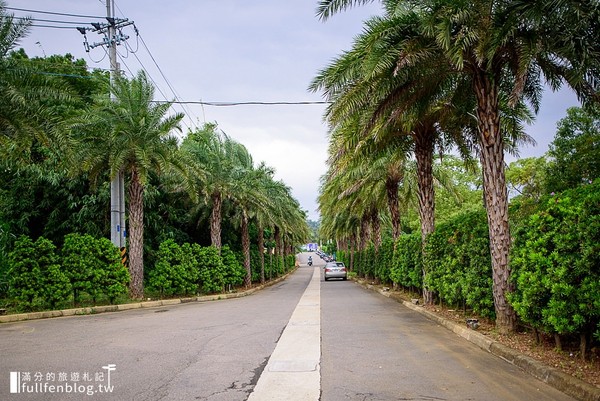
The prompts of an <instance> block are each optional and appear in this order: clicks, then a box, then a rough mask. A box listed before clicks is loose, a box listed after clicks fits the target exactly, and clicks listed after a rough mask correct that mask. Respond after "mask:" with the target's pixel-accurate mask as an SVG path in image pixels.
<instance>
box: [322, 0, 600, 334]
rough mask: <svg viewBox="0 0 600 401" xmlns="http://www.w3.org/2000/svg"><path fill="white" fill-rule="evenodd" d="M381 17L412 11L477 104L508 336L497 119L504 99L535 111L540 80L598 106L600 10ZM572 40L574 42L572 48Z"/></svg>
mask: <svg viewBox="0 0 600 401" xmlns="http://www.w3.org/2000/svg"><path fill="white" fill-rule="evenodd" d="M367 2H369V1H368V0H362V1H360V0H355V1H352V0H322V1H321V2H320V6H319V9H318V13H319V15H320V16H321V17H322V18H328V17H329V16H330V15H331V14H332V13H334V12H337V11H339V10H342V9H345V8H347V7H350V6H352V5H354V4H361V3H363V4H364V3H367ZM382 3H383V4H384V6H385V8H386V10H387V12H388V13H395V12H399V11H401V10H407V9H411V10H415V11H417V12H418V13H419V15H420V17H419V20H418V21H417V22H416V25H415V26H416V28H417V31H418V32H417V33H418V35H417V36H412V38H415V37H419V38H424V39H426V40H428V41H430V42H432V43H434V44H435V48H436V51H438V52H441V53H442V54H443V56H444V58H445V60H446V61H445V62H443V63H440V65H441V66H442V67H443V68H447V67H450V71H451V73H453V74H454V75H456V76H457V77H461V79H467V80H468V81H469V82H470V85H471V88H472V89H471V93H472V94H473V96H474V97H475V99H476V108H475V116H476V123H477V142H478V152H479V155H480V160H481V165H482V170H483V182H484V197H485V203H486V210H487V214H488V225H489V235H490V242H491V246H490V248H491V255H492V270H493V282H494V285H493V290H494V291H493V293H494V303H495V310H496V326H497V328H498V329H499V330H500V331H501V332H510V331H513V330H514V329H515V327H516V315H515V312H514V310H513V309H512V307H511V306H510V304H509V303H508V302H507V299H506V293H507V292H509V291H511V289H512V287H511V283H510V280H509V277H510V266H509V264H508V255H509V248H510V233H509V227H508V193H507V190H506V180H505V173H504V151H505V148H506V146H507V144H510V142H511V141H513V140H514V138H510V137H509V136H508V135H507V132H506V131H504V130H503V129H502V128H503V125H502V121H501V120H502V119H501V103H502V97H503V93H506V94H508V95H507V96H506V99H507V100H508V104H509V105H511V106H514V105H517V104H518V103H519V102H520V101H522V100H527V101H528V102H529V103H530V104H531V105H532V106H533V107H534V109H536V110H537V107H538V105H539V102H540V98H541V92H542V90H541V80H542V78H545V80H546V82H547V83H548V84H549V85H550V87H551V88H552V89H557V88H559V87H560V86H561V85H562V84H564V83H567V84H568V85H569V86H571V87H572V88H573V89H574V90H575V91H576V92H577V94H578V96H579V97H580V99H581V100H584V101H597V100H598V98H599V95H598V88H599V86H600V85H599V81H600V68H599V64H600V48H599V45H598V40H597V38H598V37H599V36H600V24H598V20H599V17H600V5H599V4H598V2H597V1H583V2H582V1H570V0H560V1H554V2H547V1H543V0H533V1H524V0H513V1H502V2H501V1H497V0H496V1H495V0H475V1H469V2H455V1H450V0H445V1H444V0H430V1H418V2H417V1H409V0H404V1H403V0H387V1H386V0H384V1H382ZM574 38H577V40H573V39H574Z"/></svg>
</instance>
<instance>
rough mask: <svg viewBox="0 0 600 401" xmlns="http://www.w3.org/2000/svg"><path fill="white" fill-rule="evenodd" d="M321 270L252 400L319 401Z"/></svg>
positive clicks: (253, 393)
mask: <svg viewBox="0 0 600 401" xmlns="http://www.w3.org/2000/svg"><path fill="white" fill-rule="evenodd" d="M320 361H321V271H320V269H319V268H318V267H317V266H314V271H313V275H312V278H311V280H310V283H309V284H308V287H306V290H305V291H304V294H302V297H301V298H300V301H299V302H298V305H296V309H294V312H293V313H292V317H291V318H290V321H289V322H288V324H287V326H286V328H285V330H284V331H283V333H282V334H281V338H280V339H279V341H278V342H277V346H276V347H275V350H274V351H273V353H272V354H271V357H270V358H269V362H268V363H267V366H266V367H265V370H264V371H263V373H262V374H261V375H260V378H259V379H258V382H257V383H256V386H255V387H254V391H253V392H252V393H251V394H250V397H249V398H248V401H270V400H273V401H281V400H286V401H312V400H315V401H317V400H318V399H319V395H320V392H321V368H320Z"/></svg>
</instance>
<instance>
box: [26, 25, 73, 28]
mask: <svg viewBox="0 0 600 401" xmlns="http://www.w3.org/2000/svg"><path fill="white" fill-rule="evenodd" d="M31 26H33V27H36V28H56V29H77V28H75V27H74V26H59V25H44V24H31Z"/></svg>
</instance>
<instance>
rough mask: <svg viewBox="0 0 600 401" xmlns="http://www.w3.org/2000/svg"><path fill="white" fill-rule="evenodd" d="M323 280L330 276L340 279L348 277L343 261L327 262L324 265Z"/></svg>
mask: <svg viewBox="0 0 600 401" xmlns="http://www.w3.org/2000/svg"><path fill="white" fill-rule="evenodd" d="M324 275H325V281H327V280H329V279H330V278H341V279H342V280H347V279H348V272H347V271H346V266H345V265H344V262H335V261H334V262H327V264H326V265H325V273H324Z"/></svg>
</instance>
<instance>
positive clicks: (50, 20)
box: [13, 17, 85, 25]
mask: <svg viewBox="0 0 600 401" xmlns="http://www.w3.org/2000/svg"><path fill="white" fill-rule="evenodd" d="M13 18H14V19H18V20H22V21H23V20H26V21H31V22H36V21H39V22H52V23H55V24H73V25H81V24H85V22H76V21H61V20H54V19H43V18H29V17H13Z"/></svg>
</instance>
